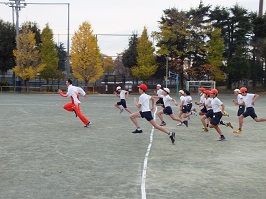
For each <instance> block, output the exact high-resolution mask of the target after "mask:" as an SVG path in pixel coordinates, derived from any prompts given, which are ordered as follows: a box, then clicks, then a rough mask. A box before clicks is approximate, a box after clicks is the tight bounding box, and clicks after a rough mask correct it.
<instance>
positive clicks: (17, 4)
mask: <svg viewBox="0 0 266 199" xmlns="http://www.w3.org/2000/svg"><path fill="white" fill-rule="evenodd" d="M9 1H11V2H12V1H13V2H14V3H9V4H10V5H11V6H10V7H12V15H13V16H12V17H13V24H14V8H15V13H16V46H17V48H18V35H19V11H20V10H21V8H25V7H26V5H27V4H26V3H23V4H21V2H22V1H25V0H9ZM17 66H19V63H18V62H17ZM17 82H18V85H19V86H20V83H19V77H17V76H16V74H15V73H14V92H16V90H17Z"/></svg>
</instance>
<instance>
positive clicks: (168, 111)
mask: <svg viewBox="0 0 266 199" xmlns="http://www.w3.org/2000/svg"><path fill="white" fill-rule="evenodd" d="M163 113H164V114H166V115H171V114H173V111H172V108H171V106H167V107H165V108H164V109H163Z"/></svg>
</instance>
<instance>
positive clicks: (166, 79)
mask: <svg viewBox="0 0 266 199" xmlns="http://www.w3.org/2000/svg"><path fill="white" fill-rule="evenodd" d="M167 81H168V56H166V67H165V87H166V88H167Z"/></svg>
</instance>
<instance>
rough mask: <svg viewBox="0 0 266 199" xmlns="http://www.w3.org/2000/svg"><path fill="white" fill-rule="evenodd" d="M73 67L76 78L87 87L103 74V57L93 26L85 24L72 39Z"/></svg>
mask: <svg viewBox="0 0 266 199" xmlns="http://www.w3.org/2000/svg"><path fill="white" fill-rule="evenodd" d="M70 56H71V66H72V71H73V74H74V76H75V77H76V78H77V79H78V80H80V81H84V82H85V84H86V85H87V84H88V83H89V82H94V81H96V80H98V79H99V77H101V76H102V74H103V67H102V66H103V65H102V56H101V53H100V50H99V47H98V44H97V39H96V37H95V35H93V31H92V29H91V25H90V23H88V22H83V23H82V25H80V26H79V30H78V31H76V32H75V33H74V36H73V37H72V46H71V55H70Z"/></svg>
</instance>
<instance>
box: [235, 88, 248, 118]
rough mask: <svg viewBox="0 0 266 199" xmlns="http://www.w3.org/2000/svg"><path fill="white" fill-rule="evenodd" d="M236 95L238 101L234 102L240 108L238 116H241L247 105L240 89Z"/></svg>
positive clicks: (236, 90) (236, 91)
mask: <svg viewBox="0 0 266 199" xmlns="http://www.w3.org/2000/svg"><path fill="white" fill-rule="evenodd" d="M234 94H235V95H236V96H237V101H236V100H234V99H233V100H232V102H233V103H234V104H235V105H236V106H238V111H237V116H240V115H241V114H242V113H244V112H245V108H246V106H245V103H244V101H243V95H241V94H240V90H239V89H235V90H234Z"/></svg>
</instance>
